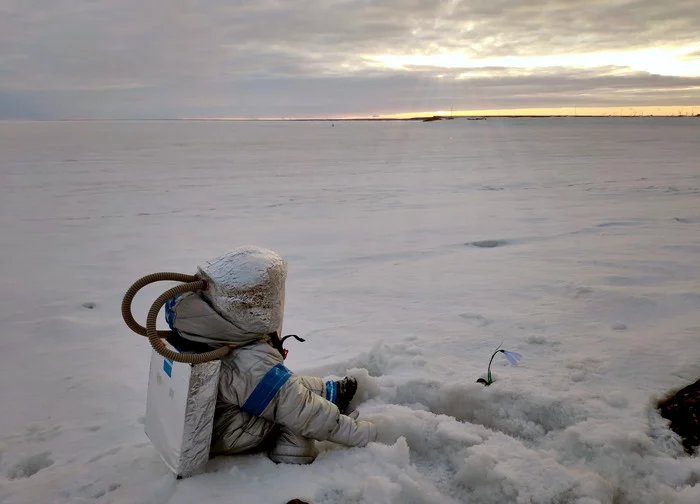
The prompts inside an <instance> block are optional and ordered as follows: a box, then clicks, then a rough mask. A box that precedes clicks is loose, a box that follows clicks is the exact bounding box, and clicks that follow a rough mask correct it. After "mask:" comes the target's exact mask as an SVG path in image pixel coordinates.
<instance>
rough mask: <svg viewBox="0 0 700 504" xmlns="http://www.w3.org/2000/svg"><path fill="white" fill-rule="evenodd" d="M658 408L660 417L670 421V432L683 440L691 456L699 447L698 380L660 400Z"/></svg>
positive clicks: (699, 397)
mask: <svg viewBox="0 0 700 504" xmlns="http://www.w3.org/2000/svg"><path fill="white" fill-rule="evenodd" d="M658 408H659V412H660V413H661V416H662V417H664V418H666V419H668V420H670V421H671V425H670V427H671V430H672V431H673V432H675V433H676V434H678V435H679V436H680V438H681V439H682V440H683V447H684V448H685V451H686V452H687V453H688V454H689V455H692V453H693V450H694V449H697V447H698V446H700V380H698V381H696V382H695V383H691V384H690V385H688V386H687V387H684V388H682V389H681V390H679V391H678V392H676V393H675V394H673V395H670V397H666V398H664V399H662V400H661V401H660V402H659V404H658Z"/></svg>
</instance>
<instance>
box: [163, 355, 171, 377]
mask: <svg viewBox="0 0 700 504" xmlns="http://www.w3.org/2000/svg"><path fill="white" fill-rule="evenodd" d="M163 371H165V374H166V375H168V376H169V377H170V378H172V377H173V361H171V360H170V359H163Z"/></svg>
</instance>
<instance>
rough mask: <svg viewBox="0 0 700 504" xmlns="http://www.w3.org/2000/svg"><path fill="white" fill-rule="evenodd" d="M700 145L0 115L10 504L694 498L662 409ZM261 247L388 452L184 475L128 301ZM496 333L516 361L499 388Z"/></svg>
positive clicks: (680, 318)
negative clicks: (489, 378) (279, 265)
mask: <svg viewBox="0 0 700 504" xmlns="http://www.w3.org/2000/svg"><path fill="white" fill-rule="evenodd" d="M698 139H700V120H697V119H690V118H689V119H539V120H513V119H510V120H508V119H502V120H497V119H493V120H491V119H490V120H487V121H446V122H439V123H420V122H419V123H360V122H358V123H337V124H336V125H335V127H331V124H330V123H324V122H322V123H206V122H131V123H130V122H113V123H109V122H105V123H100V122H89V123H88V122H85V123H70V122H63V123H17V122H4V123H3V122H0V170H1V171H0V177H1V180H2V183H1V184H0V245H1V247H0V250H1V255H2V260H1V261H0V290H1V292H2V294H0V296H1V299H2V302H1V303H0V328H1V329H2V337H0V397H1V400H0V404H1V406H0V502H2V503H3V504H4V503H7V504H10V503H12V504H19V503H22V504H43V503H88V502H100V503H143V504H146V503H149V504H151V503H166V502H167V503H171V504H192V503H199V502H201V503H227V504H229V503H236V504H241V503H256V504H258V503H260V504H262V503H265V504H267V503H271V504H274V503H284V502H286V501H287V500H289V499H291V498H293V497H299V498H305V499H307V500H310V501H313V502H315V503H319V504H320V503H346V502H351V503H368V504H369V503H372V504H382V503H396V504H398V503H402V504H403V503H457V502H459V503H462V502H469V503H505V502H517V503H569V502H572V503H574V502H575V503H578V504H593V503H595V502H599V503H635V504H637V503H660V502H664V503H687V504H697V503H698V502H700V459H699V458H698V457H697V456H695V457H688V456H686V455H683V454H682V450H681V449H680V448H679V445H678V442H677V440H676V439H675V438H674V436H673V435H672V433H671V432H670V431H669V430H668V429H667V428H666V426H665V424H664V423H663V422H661V421H659V418H658V417H657V416H656V415H655V414H654V412H653V409H652V408H651V405H652V402H653V400H654V398H655V397H656V396H659V395H661V394H663V393H665V392H666V391H668V390H670V389H674V388H679V387H681V386H684V385H686V384H688V383H690V382H692V381H694V380H696V379H697V378H698V376H700V141H698ZM485 240H487V241H490V242H489V243H485V244H484V243H481V245H491V246H487V247H484V246H479V243H477V244H476V245H475V242H481V241H485ZM243 244H256V245H261V246H265V247H269V248H272V249H274V250H276V251H278V252H279V253H280V254H282V255H283V256H284V257H285V258H286V259H287V260H288V262H289V270H290V272H289V277H288V285H287V304H286V315H285V333H296V334H299V335H301V336H303V337H305V338H307V342H306V343H303V344H301V343H296V342H293V341H290V342H289V344H288V345H287V346H288V348H290V356H289V358H288V360H287V364H288V366H289V367H290V368H291V369H293V370H294V371H295V372H300V373H316V374H318V375H321V376H330V375H334V376H342V375H344V374H345V373H346V372H348V371H351V372H353V373H355V374H357V375H358V376H359V377H360V381H361V383H362V391H363V392H362V398H361V399H362V402H361V404H359V409H360V411H361V417H365V418H368V419H372V420H373V421H375V422H376V423H377V425H378V427H379V432H380V440H379V441H380V442H377V443H372V444H371V445H369V446H368V447H366V448H362V449H345V448H339V447H337V446H325V445H324V446H322V448H323V449H324V452H323V453H322V454H321V455H320V456H319V458H318V459H317V461H316V462H315V463H314V464H312V465H311V466H305V467H299V466H276V465H274V464H273V463H272V462H270V461H269V460H268V459H267V458H266V457H265V456H264V455H254V456H247V457H231V458H221V459H215V460H213V461H212V462H211V463H210V467H209V468H208V472H207V473H206V474H204V475H201V476H198V477H195V478H191V479H186V480H182V481H176V480H174V478H173V476H172V475H171V474H170V473H169V472H168V470H167V469H166V467H165V465H164V464H163V463H162V462H161V460H160V459H159V457H158V455H157V454H156V453H155V451H154V449H153V448H152V446H151V445H150V443H149V441H148V439H147V438H146V436H145V434H144V432H143V415H144V411H145V404H146V385H147V376H148V363H149V358H150V347H149V346H148V342H147V341H146V340H145V338H142V337H140V336H137V335H135V334H133V333H131V332H130V331H129V330H128V329H127V327H126V326H125V325H124V323H123V322H122V320H121V317H120V313H119V306H120V302H121V297H122V295H123V293H124V291H125V290H126V288H127V287H128V286H129V285H130V284H131V282H133V281H134V280H135V279H136V278H138V277H140V276H141V275H143V274H146V273H150V272H154V271H163V270H172V271H182V272H194V270H195V267H196V265H197V264H198V263H200V262H202V261H203V260H206V259H209V258H211V257H214V256H217V255H219V254H221V253H222V252H225V251H226V250H228V249H230V248H232V247H235V246H238V245H243ZM167 285H168V284H161V285H157V286H154V287H153V288H148V289H146V290H145V292H144V294H143V295H139V297H137V300H136V303H135V311H136V313H138V316H139V317H140V318H141V319H142V320H143V319H145V313H146V310H147V307H148V305H149V304H150V301H152V299H153V298H154V297H155V296H156V295H157V293H159V292H160V291H162V290H163V289H164V288H165V287H167ZM501 341H503V345H504V347H505V348H506V349H508V350H514V351H518V352H520V353H522V354H523V359H522V361H521V362H520V363H519V364H518V366H517V367H511V366H509V365H508V363H507V362H506V360H505V358H503V356H502V355H499V356H497V357H496V359H495V360H494V366H493V370H494V375H495V378H496V382H495V383H494V384H493V385H492V386H491V387H488V388H486V387H483V386H482V385H479V384H477V383H475V382H476V380H477V379H478V378H479V377H481V376H483V375H484V374H485V372H486V365H487V363H488V359H489V357H490V355H491V352H492V351H493V350H494V349H495V348H496V347H497V346H498V345H499V344H500V343H501Z"/></svg>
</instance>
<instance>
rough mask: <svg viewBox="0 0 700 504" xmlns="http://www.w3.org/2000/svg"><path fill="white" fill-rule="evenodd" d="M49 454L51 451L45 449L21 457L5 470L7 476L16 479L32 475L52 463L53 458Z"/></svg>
mask: <svg viewBox="0 0 700 504" xmlns="http://www.w3.org/2000/svg"><path fill="white" fill-rule="evenodd" d="M49 455H51V452H50V451H45V452H42V453H37V454H36V455H31V456H29V457H25V458H23V459H22V460H20V461H19V462H17V463H16V464H15V465H13V466H12V467H10V470H9V471H7V478H8V479H10V480H16V479H23V478H29V477H31V476H34V475H35V474H36V473H38V472H39V471H41V470H42V469H46V468H47V467H50V466H52V465H53V459H52V458H51V457H50V456H49Z"/></svg>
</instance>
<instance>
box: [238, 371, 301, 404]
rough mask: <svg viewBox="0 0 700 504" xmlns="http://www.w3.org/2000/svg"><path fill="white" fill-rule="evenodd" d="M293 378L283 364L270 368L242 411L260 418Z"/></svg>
mask: <svg viewBox="0 0 700 504" xmlns="http://www.w3.org/2000/svg"><path fill="white" fill-rule="evenodd" d="M291 376H292V372H291V371H290V370H289V369H287V368H286V367H284V365H283V364H282V363H280V364H277V365H276V366H274V367H272V368H270V370H269V371H268V372H267V373H266V374H265V376H263V378H262V380H260V381H259V382H258V384H257V385H256V386H255V389H254V390H253V392H252V393H251V394H250V395H249V396H248V399H246V401H245V403H244V404H243V406H241V409H243V411H247V412H248V413H250V414H251V415H254V416H260V415H261V414H262V412H263V411H265V408H267V405H268V404H270V402H271V401H272V399H274V397H275V395H276V394H277V392H279V390H280V389H281V388H282V385H284V384H285V383H287V380H289V378H290V377H291Z"/></svg>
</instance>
